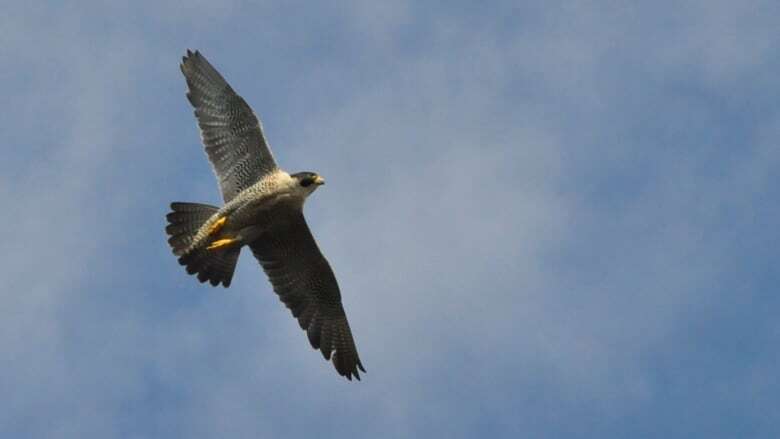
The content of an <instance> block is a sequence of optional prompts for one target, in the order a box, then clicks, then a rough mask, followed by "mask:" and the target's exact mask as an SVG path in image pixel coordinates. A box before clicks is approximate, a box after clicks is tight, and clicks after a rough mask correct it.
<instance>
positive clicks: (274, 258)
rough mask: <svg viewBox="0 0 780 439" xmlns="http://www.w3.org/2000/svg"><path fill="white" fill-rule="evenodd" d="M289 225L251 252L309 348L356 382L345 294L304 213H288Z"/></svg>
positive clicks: (253, 246) (354, 351)
mask: <svg viewBox="0 0 780 439" xmlns="http://www.w3.org/2000/svg"><path fill="white" fill-rule="evenodd" d="M289 214H290V218H289V221H285V223H284V225H282V226H280V227H279V228H278V229H275V230H273V231H271V232H270V233H269V234H268V235H264V236H263V237H261V238H260V239H258V240H257V241H255V242H254V243H252V244H250V245H249V247H250V248H251V249H252V253H254V255H255V257H256V258H257V260H258V261H259V262H260V265H261V266H262V267H263V270H264V271H265V273H266V274H267V275H268V279H269V280H270V281H271V285H272V286H273V289H274V291H275V292H276V294H277V295H278V296H279V298H280V299H281V301H282V302H283V303H284V304H285V305H286V306H287V308H289V309H290V311H291V312H292V315H293V317H295V318H296V319H298V324H299V325H300V326H301V329H303V330H304V331H306V334H307V336H308V338H309V343H311V346H312V347H313V348H314V349H319V350H320V352H321V353H322V356H323V357H324V358H325V359H326V360H331V361H332V362H333V365H334V367H335V368H336V371H337V372H338V373H339V375H341V376H344V377H346V378H347V379H348V380H352V377H353V376H354V377H355V378H356V379H357V380H358V381H359V380H360V374H359V373H358V370H360V371H362V372H365V371H366V369H365V368H364V367H363V364H362V363H361V362H360V357H359V356H358V352H357V348H356V347H355V341H354V339H353V337H352V331H351V330H350V327H349V323H348V322H347V316H346V314H345V313H344V308H343V306H342V304H341V293H340V292H339V286H338V283H337V282H336V276H335V275H334V274H333V270H332V269H331V267H330V264H329V263H328V261H327V260H326V259H325V257H324V256H323V255H322V253H321V252H320V250H319V247H317V243H316V241H315V240H314V236H312V234H311V231H310V230H309V227H308V225H307V224H306V220H305V219H304V217H303V213H302V212H300V211H297V212H289Z"/></svg>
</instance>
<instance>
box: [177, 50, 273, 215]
mask: <svg viewBox="0 0 780 439" xmlns="http://www.w3.org/2000/svg"><path fill="white" fill-rule="evenodd" d="M181 71H182V73H183V74H184V77H185V78H186V80H187V86H188V87H189V92H188V93H187V98H188V99H189V101H190V103H191V104H192V106H193V107H194V108H195V117H196V118H197V119H198V126H199V127H200V132H201V138H202V140H203V145H204V147H205V149H206V154H207V155H208V158H209V161H210V162H211V165H212V167H213V168H214V173H215V174H216V175H217V180H218V181H219V187H220V189H221V190H222V198H223V199H224V200H225V202H228V201H230V200H231V199H233V197H235V196H236V195H238V194H239V193H240V192H241V191H242V190H244V189H246V188H247V187H249V186H251V185H252V184H253V183H255V182H257V181H258V180H260V179H261V178H262V177H263V176H264V175H266V174H268V173H270V172H273V171H274V170H275V169H277V166H276V162H275V161H274V158H273V155H272V154H271V150H270V148H269V147H268V143H267V142H266V140H265V136H264V135H263V129H262V126H261V125H260V121H259V120H258V119H257V116H255V114H254V112H253V111H252V109H251V108H250V107H249V105H247V103H246V102H245V101H244V99H243V98H242V97H241V96H239V95H238V94H236V93H235V92H234V91H233V89H232V88H231V87H230V85H228V83H227V82H226V81H225V79H224V78H223V77H222V75H220V74H219V72H217V70H216V69H215V68H214V67H212V65H211V64H210V63H209V62H208V60H206V58H205V57H204V56H203V55H201V54H200V53H199V52H197V51H196V52H194V53H193V52H191V51H189V50H188V51H187V56H185V57H184V58H183V59H182V64H181Z"/></svg>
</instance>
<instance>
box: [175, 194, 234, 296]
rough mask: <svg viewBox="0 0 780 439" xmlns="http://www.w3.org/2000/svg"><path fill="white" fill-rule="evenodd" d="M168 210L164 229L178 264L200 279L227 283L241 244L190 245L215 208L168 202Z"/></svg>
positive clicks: (205, 205)
mask: <svg viewBox="0 0 780 439" xmlns="http://www.w3.org/2000/svg"><path fill="white" fill-rule="evenodd" d="M171 210H173V211H172V212H170V213H169V214H168V215H167V216H166V218H167V219H168V226H167V227H166V228H165V231H166V232H167V233H168V235H169V236H170V238H168V244H170V246H171V249H172V250H173V254H174V255H176V256H179V264H181V265H184V266H186V267H187V273H189V274H196V273H197V275H198V280H199V281H201V282H206V281H209V282H210V283H211V284H212V285H214V286H216V285H219V284H220V283H222V285H224V286H225V287H228V286H230V281H231V280H232V279H233V272H234V271H235V269H236V262H237V261H238V255H239V253H240V252H241V247H228V248H224V249H218V250H207V249H206V248H190V247H191V246H192V241H193V239H194V238H195V235H196V234H197V233H198V230H199V229H200V227H201V226H202V225H203V223H205V222H206V221H207V220H208V219H209V218H211V216H212V215H214V214H215V213H217V210H219V209H218V208H216V207H214V206H209V205H208V204H198V203H171Z"/></svg>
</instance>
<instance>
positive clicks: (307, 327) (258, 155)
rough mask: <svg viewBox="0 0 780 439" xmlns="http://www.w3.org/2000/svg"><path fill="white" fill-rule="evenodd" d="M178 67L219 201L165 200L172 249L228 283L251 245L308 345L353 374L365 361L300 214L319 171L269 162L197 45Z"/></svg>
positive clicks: (256, 130) (207, 275)
mask: <svg viewBox="0 0 780 439" xmlns="http://www.w3.org/2000/svg"><path fill="white" fill-rule="evenodd" d="M181 71H182V73H184V78H185V79H186V80H187V86H188V88H189V91H188V92H187V99H189V101H190V103H191V104H192V106H193V107H194V108H195V118H196V119H197V121H198V126H199V127H200V134H201V139H202V141H203V146H204V147H205V149H206V155H207V156H208V158H209V161H210V162H211V165H212V167H213V169H214V173H215V174H216V176H217V180H218V182H219V187H220V189H221V191H222V198H223V200H224V205H223V206H222V207H216V206H210V205H207V204H200V203H183V202H174V203H171V210H172V212H170V213H168V215H167V217H166V218H167V220H168V226H167V227H166V228H165V231H166V232H167V233H168V235H169V239H168V243H169V244H170V246H171V249H172V250H173V254H174V255H176V256H177V257H178V259H179V263H180V264H181V265H183V266H185V267H186V269H187V273H189V274H194V275H197V277H198V280H199V281H200V282H206V281H208V282H209V283H211V285H214V286H217V285H219V284H220V283H221V284H222V285H223V286H225V287H228V286H230V281H231V280H232V278H233V272H234V270H235V268H236V262H237V261H238V256H239V253H241V248H243V247H244V246H249V249H250V250H251V251H252V254H254V256H255V258H257V260H258V261H259V262H260V265H261V266H262V267H263V270H264V271H265V273H266V275H267V276H268V279H269V280H270V281H271V285H272V286H273V289H274V291H275V292H276V294H277V295H279V298H280V299H281V301H282V302H284V304H285V305H286V306H287V308H289V309H290V311H292V315H293V317H295V318H296V319H297V320H298V323H299V324H300V326H301V328H302V329H303V330H304V331H306V334H307V335H308V338H309V342H310V343H311V345H312V347H313V348H314V349H319V350H320V352H322V355H323V356H324V357H325V359H326V360H332V362H333V365H334V366H335V368H336V371H338V373H339V374H340V375H342V376H344V377H346V378H347V379H349V380H352V377H353V376H354V377H355V378H356V379H358V380H360V374H359V373H358V369H360V370H361V371H363V372H365V371H366V370H365V369H364V368H363V364H362V363H361V362H360V357H359V356H358V353H357V349H356V348H355V341H354V340H353V338H352V332H351V331H350V329H349V323H347V316H346V314H345V313H344V308H343V306H342V304H341V293H340V292H339V286H338V283H337V282H336V276H335V275H334V274H333V270H332V269H331V268H330V264H328V261H327V260H326V259H325V257H324V256H323V255H322V253H321V252H320V249H319V247H317V243H316V241H315V240H314V236H312V234H311V231H310V230H309V227H308V225H307V224H306V219H305V218H304V216H303V204H304V202H305V201H306V199H307V198H308V197H309V195H311V194H312V193H313V192H314V191H315V190H316V189H317V188H318V187H319V186H321V185H323V184H324V183H325V180H324V179H323V178H322V177H321V176H320V175H319V174H317V173H315V172H298V173H294V174H289V173H287V172H285V171H284V170H282V169H280V168H279V167H278V166H277V165H276V162H275V161H274V158H273V155H272V154H271V149H270V148H269V146H268V142H266V140H265V136H264V134H263V129H262V126H261V124H260V121H259V120H258V118H257V117H256V116H255V114H254V112H253V111H252V109H251V108H250V107H249V105H247V103H246V101H244V99H243V98H241V96H239V95H238V94H236V92H234V91H233V89H232V88H231V87H230V85H229V84H228V83H227V82H226V81H225V79H224V78H223V77H222V75H220V74H219V72H217V70H216V69H215V68H214V67H213V66H212V65H211V64H210V63H209V62H208V61H207V60H206V58H205V57H204V56H203V55H201V54H200V53H199V52H198V51H195V52H194V53H193V52H191V51H190V50H187V55H186V56H184V57H183V58H182V63H181Z"/></svg>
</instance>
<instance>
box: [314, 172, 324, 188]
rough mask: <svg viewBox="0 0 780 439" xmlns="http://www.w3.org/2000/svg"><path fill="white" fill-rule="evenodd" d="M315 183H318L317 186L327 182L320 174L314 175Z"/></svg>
mask: <svg viewBox="0 0 780 439" xmlns="http://www.w3.org/2000/svg"><path fill="white" fill-rule="evenodd" d="M314 184H316V185H317V186H321V185H323V184H325V179H324V178H322V176H321V175H318V176H316V177H314Z"/></svg>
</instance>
